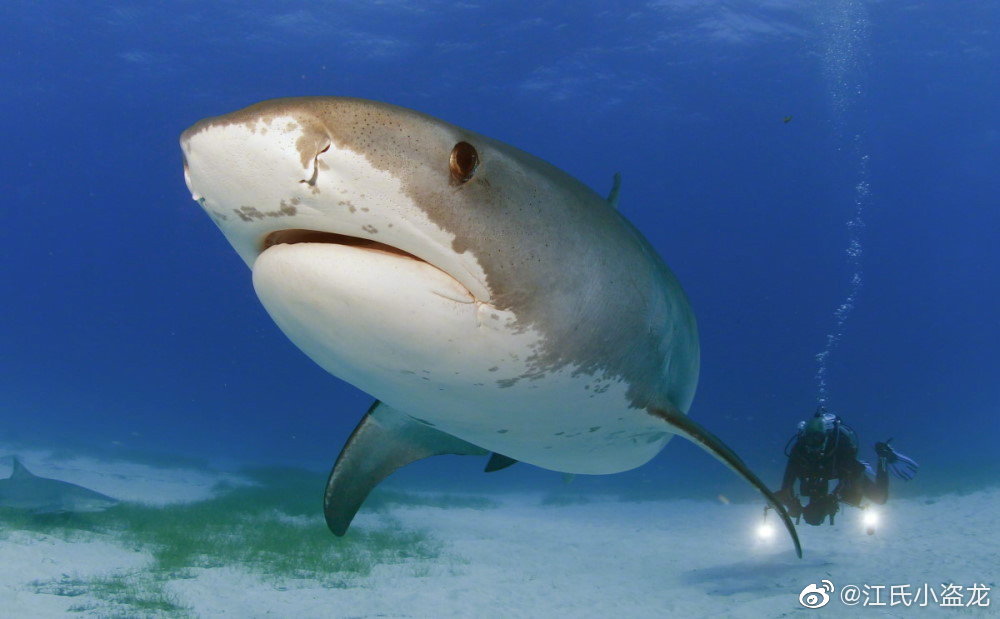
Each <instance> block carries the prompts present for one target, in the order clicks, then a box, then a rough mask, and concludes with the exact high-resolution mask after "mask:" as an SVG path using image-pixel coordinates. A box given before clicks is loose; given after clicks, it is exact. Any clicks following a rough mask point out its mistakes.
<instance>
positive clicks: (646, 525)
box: [0, 450, 1000, 617]
mask: <svg viewBox="0 0 1000 619" xmlns="http://www.w3.org/2000/svg"><path fill="white" fill-rule="evenodd" d="M4 453H9V452H8V451H4ZM19 453H20V455H21V457H22V460H23V461H24V462H25V464H26V465H27V466H29V468H31V469H32V471H33V472H35V473H36V474H38V475H42V476H46V477H53V478H59V479H63V480H66V481H71V482H74V483H78V484H81V485H84V486H87V487H90V488H92V489H95V490H98V491H100V492H104V493H107V494H110V495H113V496H116V497H120V498H122V499H124V500H128V501H137V502H144V503H147V504H155V505H170V504H177V503H179V502H189V501H198V500H200V499H205V498H207V497H209V496H211V494H212V491H213V490H212V488H213V487H214V485H215V484H216V482H218V481H228V482H230V483H240V479H239V477H238V476H236V475H235V474H232V473H222V472H214V471H206V470H198V469H195V468H183V467H180V468H158V467H153V466H148V465H144V464H138V463H135V464H131V463H123V462H121V461H116V462H108V461H100V460H95V459H91V458H86V457H66V456H56V455H54V454H52V453H46V452H44V451H40V450H36V451H29V452H25V451H24V450H21V451H20V452H19ZM0 462H2V464H0V477H4V476H6V475H7V474H8V473H7V471H8V470H9V459H6V458H5V459H3V460H2V461H0ZM318 492H320V489H319V488H317V493H318ZM489 498H490V499H491V500H492V501H494V503H495V504H494V506H492V507H488V508H471V507H459V508H455V507H450V508H442V507H432V506H407V505H399V506H396V507H393V508H392V509H391V510H389V511H388V512H381V513H371V512H365V511H362V513H361V514H359V516H358V517H357V519H356V520H355V524H354V526H355V527H359V528H362V529H363V528H365V527H370V526H376V525H377V524H378V522H379V521H380V520H383V519H386V518H390V519H392V520H393V521H394V522H396V523H397V524H399V525H400V526H401V527H403V528H404V529H411V528H412V529H417V530H422V531H424V532H426V533H427V534H428V535H429V536H430V537H431V538H433V539H434V540H436V542H437V543H439V544H440V546H441V550H440V552H439V553H438V554H437V556H435V557H433V558H430V559H427V558H423V559H421V558H415V559H412V560H404V561H400V562H396V563H390V564H381V565H377V566H376V567H375V568H374V570H373V571H372V572H371V573H370V574H368V575H366V576H363V577H358V578H356V579H354V580H352V581H351V583H350V586H347V587H336V588H331V587H325V586H323V585H322V584H321V583H319V582H317V581H310V580H309V579H286V580H275V579H273V578H271V579H269V578H263V577H261V576H260V574H258V573H255V572H254V571H252V570H248V569H246V568H245V567H242V566H240V565H225V566H219V567H212V568H196V569H193V570H191V571H190V573H189V575H188V577H186V578H179V579H176V580H171V581H169V582H168V583H167V584H166V586H165V589H166V591H167V592H168V593H169V595H171V596H172V597H173V599H175V600H177V602H178V603H179V604H180V605H181V606H183V607H185V608H186V610H185V611H183V612H165V613H160V614H159V615H158V614H157V612H156V611H141V612H140V611H138V610H134V609H129V608H128V607H117V608H116V607H113V606H111V607H109V606H107V605H106V604H104V605H102V604H101V603H99V601H98V600H91V599H88V595H89V594H88V593H86V592H80V591H76V592H75V593H74V594H73V595H71V596H70V595H65V594H58V593H54V592H53V589H52V587H45V586H39V583H46V582H48V583H52V582H58V581H60V580H67V579H69V580H73V579H90V578H95V577H100V576H108V577H115V575H121V574H135V573H141V572H142V570H143V569H144V566H147V565H148V564H149V563H150V561H151V557H150V555H149V554H148V553H147V552H145V551H143V550H142V549H141V548H135V547H134V545H131V547H130V545H129V544H128V543H125V542H123V541H122V540H118V539H116V538H115V537H114V536H112V535H100V534H95V535H90V536H84V537H82V538H80V539H70V540H67V539H65V538H64V537H60V536H58V535H50V534H46V533H40V532H36V531H29V530H16V528H12V527H11V526H10V525H7V528H6V530H0V533H2V535H0V616H3V617H59V616H66V615H69V616H81V615H84V616H86V615H99V616H148V615H152V616H173V615H182V616H199V617H215V616H228V617H262V616H275V617H373V616H378V617H441V616H460V617H471V616H476V617H665V616H676V617H705V616H733V617H780V616H806V615H809V614H816V615H818V616H865V615H868V614H871V615H879V616H883V615H888V616H899V617H906V616H910V615H914V614H920V615H921V616H938V615H941V616H944V615H949V616H951V615H962V616H998V615H1000V609H998V606H997V605H998V604H1000V601H997V600H996V599H995V598H996V596H997V594H996V592H995V589H996V583H997V580H998V572H1000V524H998V521H997V518H998V508H1000V488H991V489H983V490H980V491H977V492H972V493H968V494H964V495H942V496H934V497H917V498H910V499H901V500H897V501H891V502H890V503H889V504H888V505H886V506H884V507H883V508H882V513H881V522H880V525H879V529H878V531H877V532H876V534H875V535H872V536H868V535H865V533H864V532H863V530H862V524H861V522H860V519H859V513H858V511H857V510H850V511H846V512H842V513H841V515H840V517H839V519H838V524H837V526H834V527H830V526H824V527H801V528H800V535H801V537H802V543H803V548H804V558H803V559H801V560H799V559H797V558H796V557H795V556H794V554H793V552H792V550H791V544H790V542H789V540H788V538H787V536H786V535H785V533H784V532H783V531H779V532H778V534H776V536H775V537H774V539H773V540H771V541H769V542H762V541H761V540H759V539H758V538H757V537H756V531H755V529H756V527H757V525H758V524H759V522H760V520H761V505H760V504H735V503H731V504H724V503H721V502H709V501H702V502H699V501H690V500H677V501H648V502H634V503H628V502H621V501H619V500H617V499H612V498H610V497H608V498H603V497H593V498H590V499H588V500H587V501H586V502H575V503H570V504H562V505H551V504H545V503H544V502H543V501H542V498H543V497H542V495H540V494H503V495H491V496H490V497H489ZM316 517H317V519H318V518H320V515H319V514H318V513H317V516H316ZM822 579H827V580H829V581H831V582H832V583H833V584H834V586H835V587H837V589H836V591H835V593H834V596H836V595H837V592H839V591H840V590H841V589H842V588H843V587H844V586H845V585H857V586H859V587H863V586H864V585H869V586H870V587H871V586H875V585H885V586H886V589H885V590H884V593H883V597H882V601H884V602H886V603H888V601H889V599H888V598H889V595H888V591H889V589H888V586H889V585H901V584H908V585H910V586H911V591H915V590H917V589H919V588H921V587H922V586H923V585H924V584H925V583H926V584H928V585H930V587H931V588H932V589H934V590H936V591H938V592H940V591H941V586H942V584H943V583H955V584H958V585H961V586H962V587H963V588H965V589H966V590H965V591H964V593H963V595H964V598H963V599H965V600H966V601H967V600H968V596H969V593H968V590H967V588H968V587H971V586H973V585H975V584H982V585H985V586H987V587H990V589H991V590H990V592H989V593H988V594H987V595H988V598H989V601H990V602H991V604H990V606H989V607H987V608H983V607H979V606H977V607H966V608H961V609H959V608H943V607H941V605H940V600H939V601H938V602H936V603H935V602H934V601H933V600H931V601H930V603H929V604H928V605H927V606H926V607H923V608H921V607H919V606H918V605H917V604H912V603H911V606H909V607H906V606H903V605H902V604H897V605H896V606H889V605H888V604H887V605H886V606H883V607H878V608H875V607H862V606H861V605H860V604H859V605H858V606H855V607H848V606H845V605H844V604H843V603H842V602H841V601H840V600H839V599H838V598H836V597H834V599H832V600H831V601H830V602H829V603H828V604H827V605H826V607H824V608H823V609H821V610H810V609H806V608H804V607H802V606H801V605H800V603H799V601H798V598H799V592H800V591H801V590H802V589H803V587H804V586H806V585H807V584H809V583H819V582H820V581H821V580H822ZM74 609H75V610H74ZM80 609H83V610H80Z"/></svg>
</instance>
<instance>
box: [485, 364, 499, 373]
mask: <svg viewBox="0 0 1000 619" xmlns="http://www.w3.org/2000/svg"><path fill="white" fill-rule="evenodd" d="M499 369H500V368H498V367H497V366H495V365H494V366H493V367H491V368H490V369H489V370H488V371H490V372H496V371H497V370H499Z"/></svg>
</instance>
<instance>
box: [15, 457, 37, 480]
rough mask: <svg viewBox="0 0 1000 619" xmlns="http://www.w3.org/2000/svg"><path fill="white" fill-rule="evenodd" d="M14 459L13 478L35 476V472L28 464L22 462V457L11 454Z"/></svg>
mask: <svg viewBox="0 0 1000 619" xmlns="http://www.w3.org/2000/svg"><path fill="white" fill-rule="evenodd" d="M11 459H12V460H13V461H14V468H13V470H12V471H11V473H10V477H11V479H13V478H15V477H34V476H35V474H34V473H32V472H31V471H29V470H28V468H27V467H26V466H24V465H23V464H21V459H20V458H18V457H17V456H11Z"/></svg>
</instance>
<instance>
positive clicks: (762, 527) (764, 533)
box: [757, 505, 774, 541]
mask: <svg viewBox="0 0 1000 619" xmlns="http://www.w3.org/2000/svg"><path fill="white" fill-rule="evenodd" d="M769 509H771V506H770V505H765V506H764V519H763V520H761V523H760V524H759V525H757V539H759V540H761V541H768V540H770V539H771V538H773V537H774V526H772V525H771V523H770V522H768V521H767V510H769Z"/></svg>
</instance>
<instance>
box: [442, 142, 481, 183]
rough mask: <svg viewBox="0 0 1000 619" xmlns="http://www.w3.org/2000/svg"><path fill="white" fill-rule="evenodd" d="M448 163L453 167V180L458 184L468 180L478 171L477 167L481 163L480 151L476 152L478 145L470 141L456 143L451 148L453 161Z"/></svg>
mask: <svg viewBox="0 0 1000 619" xmlns="http://www.w3.org/2000/svg"><path fill="white" fill-rule="evenodd" d="M448 165H449V167H450V168H451V180H452V181H453V182H454V183H455V184H456V185H461V184H462V183H464V182H466V181H468V180H469V179H471V178H472V175H473V174H475V173H476V167H477V166H478V165H479V153H477V152H476V147H475V146H473V145H472V144H469V143H468V142H459V143H458V144H455V148H452V149H451V161H450V162H449V164H448Z"/></svg>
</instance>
